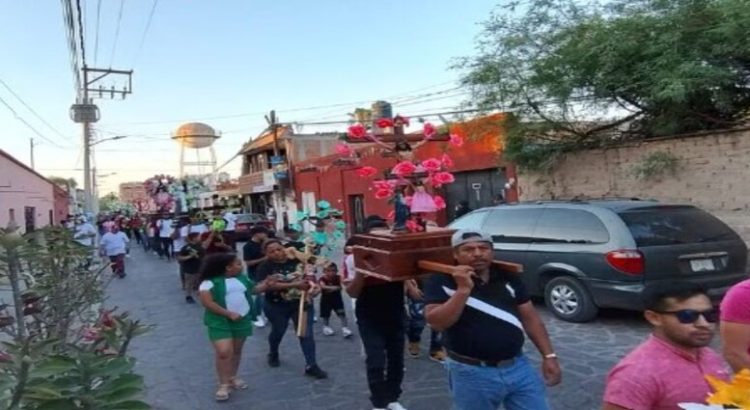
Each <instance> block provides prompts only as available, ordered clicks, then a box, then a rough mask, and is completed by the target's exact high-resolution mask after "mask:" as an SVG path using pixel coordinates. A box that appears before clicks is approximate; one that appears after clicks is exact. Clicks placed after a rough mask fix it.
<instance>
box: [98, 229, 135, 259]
mask: <svg viewBox="0 0 750 410" xmlns="http://www.w3.org/2000/svg"><path fill="white" fill-rule="evenodd" d="M128 242H129V241H128V237H127V236H126V235H125V234H124V233H122V232H117V233H112V232H107V233H105V234H104V236H102V241H101V246H102V248H104V252H105V253H106V254H107V256H117V255H122V254H123V253H125V250H126V248H127V244H128Z"/></svg>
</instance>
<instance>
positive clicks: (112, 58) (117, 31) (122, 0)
mask: <svg viewBox="0 0 750 410" xmlns="http://www.w3.org/2000/svg"><path fill="white" fill-rule="evenodd" d="M124 7H125V0H120V11H119V12H118V13H117V24H116V26H115V40H114V43H112V55H111V56H110V58H109V66H110V67H112V63H114V61H115V51H116V50H117V40H118V38H119V37H120V23H121V22H122V9H123V8H124Z"/></svg>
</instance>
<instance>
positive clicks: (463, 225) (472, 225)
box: [450, 211, 487, 230]
mask: <svg viewBox="0 0 750 410" xmlns="http://www.w3.org/2000/svg"><path fill="white" fill-rule="evenodd" d="M485 216H487V211H475V212H471V213H469V214H466V215H464V216H462V217H460V218H458V219H456V220H455V221H453V222H451V224H450V227H451V228H453V229H476V230H478V229H480V228H481V226H482V220H483V219H484V217H485Z"/></svg>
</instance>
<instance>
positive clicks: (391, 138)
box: [344, 125, 450, 149]
mask: <svg viewBox="0 0 750 410" xmlns="http://www.w3.org/2000/svg"><path fill="white" fill-rule="evenodd" d="M372 136H373V137H374V140H373V139H370V138H352V137H350V136H348V135H347V136H345V137H344V138H345V139H344V140H345V141H346V142H348V143H350V144H363V143H370V142H375V143H377V142H378V141H380V142H383V143H386V144H389V143H399V142H402V141H403V142H409V143H412V142H416V143H420V142H421V143H424V142H433V141H450V134H448V133H446V132H437V133H436V134H435V135H433V136H432V138H430V139H424V133H422V132H417V133H410V134H404V126H403V125H395V126H394V127H393V133H380V134H375V133H373V135H372ZM381 145H382V144H381ZM419 145H421V144H419ZM391 149H392V148H391ZM412 149H416V147H412Z"/></svg>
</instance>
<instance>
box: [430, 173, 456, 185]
mask: <svg viewBox="0 0 750 410" xmlns="http://www.w3.org/2000/svg"><path fill="white" fill-rule="evenodd" d="M455 180H456V178H454V177H453V174H451V173H450V172H436V173H435V174H433V175H432V185H433V186H434V187H436V188H440V187H441V186H443V185H445V184H450V183H451V182H453V181H455Z"/></svg>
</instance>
